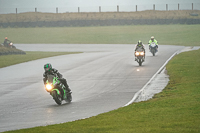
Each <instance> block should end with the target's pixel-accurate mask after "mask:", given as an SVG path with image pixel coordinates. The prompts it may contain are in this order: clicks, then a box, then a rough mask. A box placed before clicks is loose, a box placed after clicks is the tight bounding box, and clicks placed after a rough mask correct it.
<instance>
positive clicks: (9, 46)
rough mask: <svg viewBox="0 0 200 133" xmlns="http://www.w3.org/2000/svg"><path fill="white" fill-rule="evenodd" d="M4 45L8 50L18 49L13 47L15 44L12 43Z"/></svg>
mask: <svg viewBox="0 0 200 133" xmlns="http://www.w3.org/2000/svg"><path fill="white" fill-rule="evenodd" d="M2 45H3V46H4V47H7V48H14V49H16V47H15V46H14V45H13V43H12V42H11V41H9V42H8V44H3V43H2Z"/></svg>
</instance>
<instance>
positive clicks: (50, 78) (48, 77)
mask: <svg viewBox="0 0 200 133" xmlns="http://www.w3.org/2000/svg"><path fill="white" fill-rule="evenodd" d="M54 77H55V76H54V75H47V80H48V81H49V82H50V83H53V78H54Z"/></svg>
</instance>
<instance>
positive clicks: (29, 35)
mask: <svg viewBox="0 0 200 133" xmlns="http://www.w3.org/2000/svg"><path fill="white" fill-rule="evenodd" d="M199 29H200V25H129V26H99V27H54V28H45V27H43V28H0V30H1V32H0V36H1V37H2V38H1V40H2V42H3V40H4V37H5V36H7V37H8V39H10V40H12V41H13V43H22V44H27V43H33V44H37V43H39V44H41V43H47V44H48V43H51V44H135V43H137V41H138V40H139V39H140V40H142V41H143V43H144V44H147V43H148V41H149V39H150V37H151V36H152V35H153V36H155V38H156V39H157V40H158V42H159V44H160V45H181V46H200V43H199V42H200V36H199V35H200V30H199Z"/></svg>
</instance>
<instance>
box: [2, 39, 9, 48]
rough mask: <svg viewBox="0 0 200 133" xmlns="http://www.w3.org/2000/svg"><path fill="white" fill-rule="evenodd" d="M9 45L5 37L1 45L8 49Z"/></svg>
mask: <svg viewBox="0 0 200 133" xmlns="http://www.w3.org/2000/svg"><path fill="white" fill-rule="evenodd" d="M9 44H10V41H9V40H8V38H7V37H5V40H4V43H3V45H4V46H5V47H9Z"/></svg>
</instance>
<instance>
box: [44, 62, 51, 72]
mask: <svg viewBox="0 0 200 133" xmlns="http://www.w3.org/2000/svg"><path fill="white" fill-rule="evenodd" d="M51 69H52V65H51V64H50V63H47V64H45V65H44V70H45V72H47V71H51Z"/></svg>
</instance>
